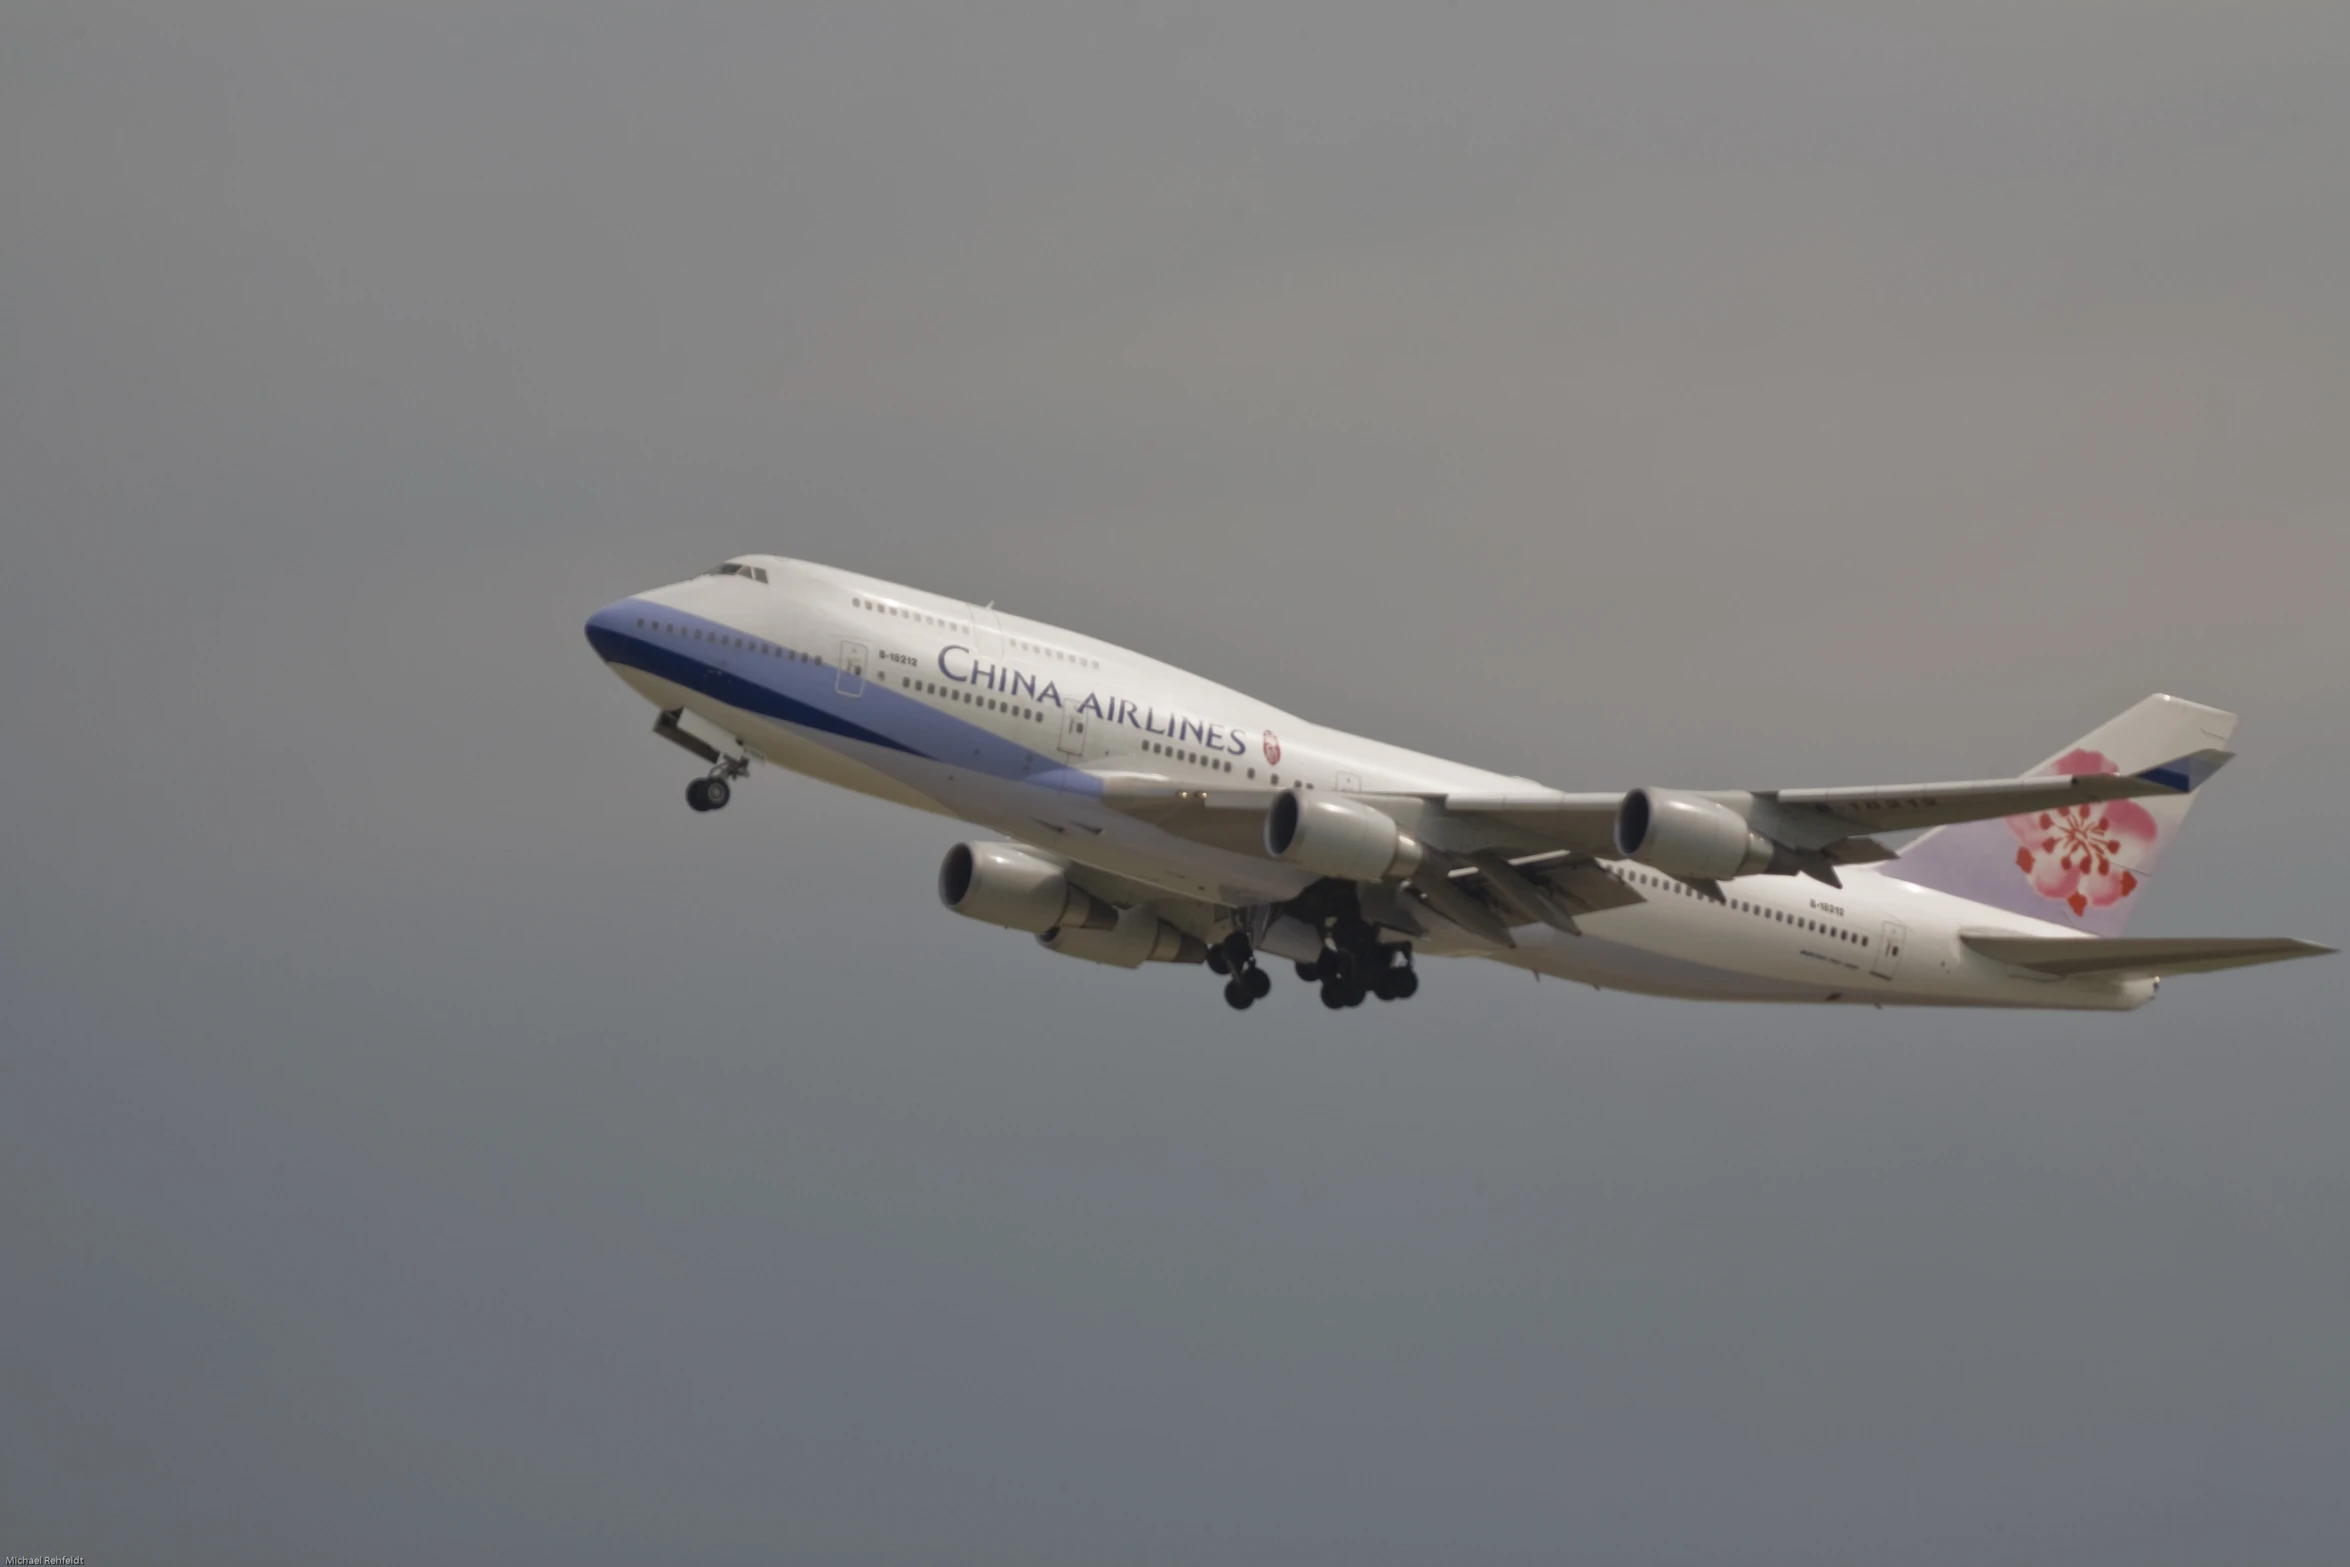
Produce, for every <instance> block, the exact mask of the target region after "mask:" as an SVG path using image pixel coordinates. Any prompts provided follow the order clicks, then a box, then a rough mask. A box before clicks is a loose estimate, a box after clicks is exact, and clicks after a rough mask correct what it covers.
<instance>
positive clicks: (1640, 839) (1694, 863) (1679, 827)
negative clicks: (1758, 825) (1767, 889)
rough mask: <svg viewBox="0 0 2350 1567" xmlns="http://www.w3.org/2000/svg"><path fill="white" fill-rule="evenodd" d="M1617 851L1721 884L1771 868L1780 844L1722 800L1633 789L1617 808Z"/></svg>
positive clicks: (1660, 867)
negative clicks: (1777, 844)
mask: <svg viewBox="0 0 2350 1567" xmlns="http://www.w3.org/2000/svg"><path fill="white" fill-rule="evenodd" d="M1616 852H1617V853H1619V854H1621V855H1623V856H1624V858H1626V859H1628V860H1638V861H1639V862H1640V863H1641V864H1643V865H1649V866H1654V867H1655V868H1656V869H1658V870H1660V871H1663V872H1664V873H1665V874H1666V875H1667V876H1680V877H1684V878H1687V879H1688V880H1691V881H1721V880H1724V879H1725V878H1728V877H1731V876H1751V875H1753V874H1754V873H1755V872H1757V871H1760V870H1766V869H1768V868H1769V866H1770V863H1771V860H1772V858H1773V855H1774V853H1775V852H1776V846H1775V845H1773V844H1772V842H1771V840H1770V839H1768V838H1765V837H1764V836H1763V835H1762V834H1761V833H1758V832H1756V831H1755V830H1754V829H1753V828H1751V827H1749V826H1747V825H1746V818H1745V817H1743V816H1740V815H1739V814H1738V813H1737V812H1736V811H1733V810H1731V809H1730V808H1729V807H1728V806H1726V805H1724V804H1722V803H1721V802H1720V801H1719V800H1709V799H1707V798H1706V797H1705V796H1704V795H1702V794H1690V793H1688V792H1686V791H1684V790H1680V789H1635V790H1633V791H1632V792H1631V793H1630V794H1627V795H1625V796H1624V803H1623V804H1622V805H1621V806H1619V807H1617V809H1616Z"/></svg>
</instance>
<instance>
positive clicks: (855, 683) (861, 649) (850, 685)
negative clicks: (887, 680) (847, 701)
mask: <svg viewBox="0 0 2350 1567" xmlns="http://www.w3.org/2000/svg"><path fill="white" fill-rule="evenodd" d="M832 689H833V690H835V691H837V692H839V693H840V694H841V695H842V696H863V695H864V694H865V644H864V643H862V642H851V641H849V640H848V639H847V638H845V637H844V638H842V640H841V644H840V674H839V675H838V676H837V677H836V678H835V679H834V680H833V682H832Z"/></svg>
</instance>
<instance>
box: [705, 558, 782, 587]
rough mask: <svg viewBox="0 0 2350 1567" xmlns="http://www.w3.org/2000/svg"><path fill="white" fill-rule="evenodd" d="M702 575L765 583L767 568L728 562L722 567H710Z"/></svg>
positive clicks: (733, 561)
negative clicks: (739, 578)
mask: <svg viewBox="0 0 2350 1567" xmlns="http://www.w3.org/2000/svg"><path fill="white" fill-rule="evenodd" d="M702 575H703V576H705V577H749V578H750V579H751V580H752V581H754V582H765V581H766V580H767V568H766V567H764V566H746V565H744V564H743V563H742V562H740V561H735V560H730V561H728V562H727V563H726V564H725V565H723V566H712V567H711V568H710V569H709V570H708V571H705V572H703V573H702Z"/></svg>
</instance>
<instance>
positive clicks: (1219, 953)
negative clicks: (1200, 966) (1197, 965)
mask: <svg viewBox="0 0 2350 1567" xmlns="http://www.w3.org/2000/svg"><path fill="white" fill-rule="evenodd" d="M1208 972H1209V973H1211V974H1229V973H1231V972H1232V960H1231V959H1230V958H1228V957H1226V956H1224V949H1223V948H1222V947H1210V948H1209V949H1208Z"/></svg>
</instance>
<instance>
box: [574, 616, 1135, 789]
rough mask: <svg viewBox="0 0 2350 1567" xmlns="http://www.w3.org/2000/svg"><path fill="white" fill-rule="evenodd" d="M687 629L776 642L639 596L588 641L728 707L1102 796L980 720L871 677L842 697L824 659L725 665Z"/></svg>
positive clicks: (590, 626)
mask: <svg viewBox="0 0 2350 1567" xmlns="http://www.w3.org/2000/svg"><path fill="white" fill-rule="evenodd" d="M639 620H644V621H647V622H653V623H657V624H659V625H662V626H677V627H679V628H681V629H680V631H679V632H670V631H666V630H663V631H654V630H651V629H649V628H647V627H640V626H638V624H637V622H638V621H639ZM692 631H700V632H703V633H705V634H707V635H708V636H712V637H734V636H741V637H743V639H744V640H745V641H748V642H752V643H755V644H758V645H760V646H766V647H772V646H778V645H780V644H777V643H775V642H774V641H773V639H771V638H767V637H762V636H759V635H757V634H756V633H745V632H741V631H738V630H737V629H736V628H734V627H732V626H729V625H726V624H725V623H723V622H721V621H715V620H710V619H708V618H706V617H703V616H700V615H694V614H690V613H688V612H686V611H683V610H679V609H676V608H673V607H671V606H669V605H666V604H650V603H645V602H642V601H640V600H623V601H621V602H620V603H618V604H614V605H612V606H610V607H609V608H607V609H604V610H600V611H598V612H597V613H596V614H595V615H594V616H593V617H592V618H591V619H590V620H589V621H588V623H587V639H588V645H589V646H590V647H592V648H594V649H595V650H596V655H597V656H598V657H599V658H601V659H603V660H604V662H606V663H608V664H625V665H627V666H629V667H630V668H632V669H641V670H643V671H645V673H647V674H649V675H656V676H658V677H660V678H661V679H663V680H667V681H669V682H671V683H672V684H674V685H679V686H683V687H684V688H685V689H687V690H689V691H694V692H698V693H700V694H702V695H704V696H708V697H710V698H711V699H713V700H714V701H719V702H723V703H725V704H726V705H727V706H729V707H734V708H740V709H742V710H743V711H745V712H750V713H757V714H759V715H760V716H761V717H763V718H771V719H774V720H775V721H777V722H778V723H785V724H790V725H792V726H793V727H795V728H800V729H812V730H816V731H818V732H819V733H822V734H828V735H836V736H838V737H840V738H841V739H844V740H856V741H860V742H862V743H864V744H866V745H874V746H880V747H883V748H885V749H887V750H892V751H902V752H904V753H905V754H906V755H908V756H913V757H920V758H921V759H923V760H925V761H931V762H942V763H946V764H948V765H951V766H958V767H963V768H967V769H969V770H970V771H973V772H978V773H984V774H988V775H992V776H994V777H999V778H1010V779H1018V780H1025V781H1027V782H1031V783H1038V784H1045V785H1048V786H1057V787H1060V788H1063V789H1077V790H1082V791H1084V792H1087V793H1099V792H1100V787H1101V786H1100V782H1099V780H1097V779H1095V778H1093V777H1092V776H1091V775H1089V774H1086V773H1082V772H1077V771H1075V770H1074V769H1071V768H1070V767H1069V766H1068V764H1067V763H1066V762H1065V761H1064V760H1063V759H1062V758H1060V757H1057V756H1046V755H1044V754H1042V753H1040V752H1036V751H1032V750H1029V749H1028V748H1027V747H1026V746H1023V745H1020V744H1019V743H1018V742H1016V741H1012V740H1007V739H1005V738H1004V737H1003V736H1001V735H999V734H997V733H995V732H994V731H993V730H991V729H988V728H986V727H985V726H984V725H980V724H975V723H973V722H971V721H970V720H969V719H966V718H963V717H961V716H960V715H958V714H955V713H951V712H947V711H944V710H942V709H940V708H936V707H933V706H931V705H930V704H929V703H928V702H925V701H921V700H918V699H917V698H915V697H912V696H909V695H907V694H906V693H905V692H903V691H900V690H897V689H895V688H893V687H891V686H888V685H884V684H883V683H882V682H881V679H880V677H879V676H878V675H876V674H868V675H867V676H866V677H865V679H864V689H863V691H862V692H861V693H860V694H859V695H856V696H843V695H841V694H840V692H839V691H838V690H837V689H836V687H837V686H838V684H839V681H840V673H841V672H840V669H839V667H838V665H836V664H835V663H833V662H832V661H831V660H829V659H827V660H826V661H825V662H823V663H820V664H819V663H815V662H813V661H810V662H801V661H799V660H797V659H791V658H783V657H778V656H775V655H772V654H768V653H761V652H752V651H749V650H746V649H743V648H737V647H733V646H731V645H729V646H727V647H726V648H725V650H724V652H725V655H726V660H727V662H726V663H723V664H722V663H720V662H718V661H717V660H716V659H714V658H712V657H711V656H710V655H711V654H713V653H717V652H718V651H719V649H717V648H714V647H712V646H711V645H710V644H709V643H708V642H706V641H702V640H699V639H696V638H693V637H690V636H687V635H684V634H683V633H685V632H692ZM799 651H802V652H807V651H810V650H808V649H800V650H799ZM736 664H742V665H747V666H749V670H750V672H748V673H746V672H745V670H744V669H740V668H735V667H730V666H732V665H736Z"/></svg>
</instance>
